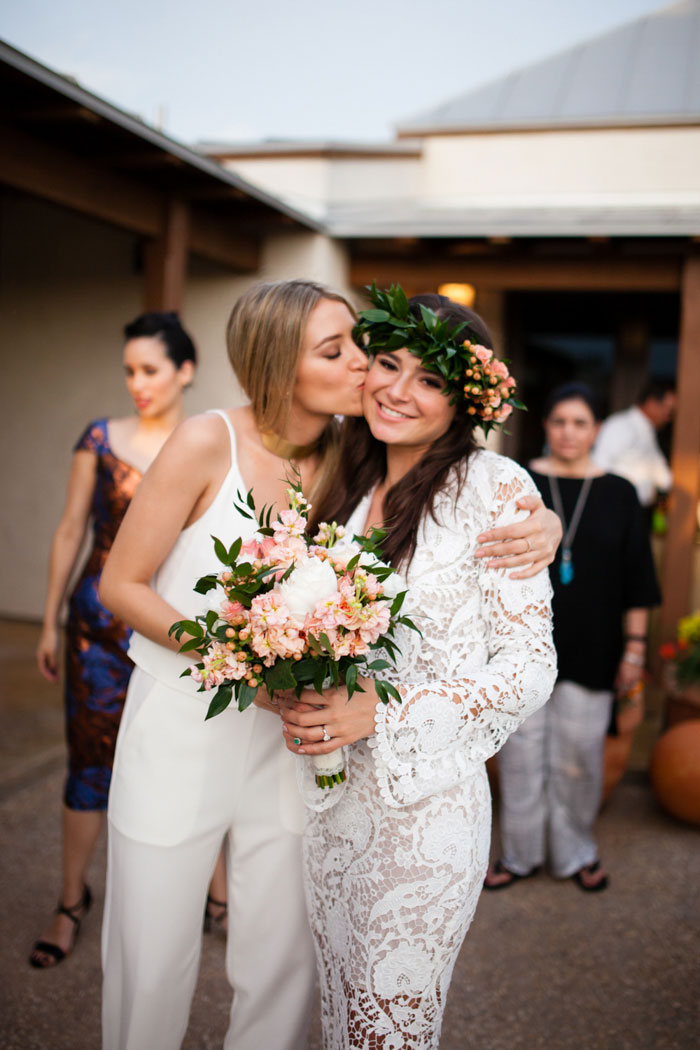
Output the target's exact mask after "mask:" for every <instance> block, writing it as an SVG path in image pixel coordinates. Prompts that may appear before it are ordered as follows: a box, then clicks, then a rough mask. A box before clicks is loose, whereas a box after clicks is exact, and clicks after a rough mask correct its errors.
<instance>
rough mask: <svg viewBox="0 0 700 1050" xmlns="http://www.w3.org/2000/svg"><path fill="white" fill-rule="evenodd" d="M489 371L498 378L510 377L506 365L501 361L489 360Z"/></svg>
mask: <svg viewBox="0 0 700 1050" xmlns="http://www.w3.org/2000/svg"><path fill="white" fill-rule="evenodd" d="M491 373H492V375H497V376H498V377H499V379H510V373H509V371H508V366H507V365H504V364H503V362H502V361H492V362H491Z"/></svg>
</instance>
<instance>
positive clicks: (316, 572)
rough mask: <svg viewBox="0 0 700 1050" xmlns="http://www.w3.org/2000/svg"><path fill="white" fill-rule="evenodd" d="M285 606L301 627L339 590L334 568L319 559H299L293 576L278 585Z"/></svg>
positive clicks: (277, 589)
mask: <svg viewBox="0 0 700 1050" xmlns="http://www.w3.org/2000/svg"><path fill="white" fill-rule="evenodd" d="M275 590H276V591H278V592H279V595H280V597H281V598H282V600H283V602H284V604H285V605H286V606H287V608H288V609H289V611H290V613H291V614H292V617H293V619H294V620H295V621H296V623H297V624H298V626H299V627H302V626H303V624H304V620H305V619H306V616H307V615H308V614H309V613H312V612H313V611H314V609H315V608H316V606H317V605H318V603H319V602H321V601H323V600H324V598H329V597H330V596H331V594H335V593H336V592H337V590H338V579H337V577H336V575H335V570H334V569H333V566H332V565H331V564H330V563H329V562H327V561H321V560H320V559H319V558H303V559H298V560H297V561H296V563H295V566H294V571H293V572H292V574H291V576H290V577H289V578H288V579H286V580H285V581H284V582H283V583H279V584H277V586H276V587H275Z"/></svg>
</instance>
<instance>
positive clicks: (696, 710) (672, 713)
mask: <svg viewBox="0 0 700 1050" xmlns="http://www.w3.org/2000/svg"><path fill="white" fill-rule="evenodd" d="M689 718H700V683H698V684H693V685H685V686H683V685H675V686H674V687H673V688H672V690H671V691H670V693H669V695H668V696H667V697H666V718H665V724H666V727H667V728H669V729H670V727H671V726H675V725H678V723H679V722H685V721H687V720H688V719H689Z"/></svg>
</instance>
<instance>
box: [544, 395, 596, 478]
mask: <svg viewBox="0 0 700 1050" xmlns="http://www.w3.org/2000/svg"><path fill="white" fill-rule="evenodd" d="M544 429H545V434H546V435H547V444H548V445H549V448H550V452H551V455H552V457H553V458H554V459H558V460H560V461H561V462H562V463H566V464H569V465H573V464H574V463H577V462H579V461H582V460H585V459H586V458H587V457H588V455H589V453H590V451H591V449H592V448H593V444H594V442H595V439H596V436H597V434H598V430H599V425H598V423H597V422H596V419H595V416H594V415H593V413H592V412H591V409H590V408H589V406H588V405H587V404H586V402H585V401H583V400H582V399H581V398H578V397H573V398H570V399H568V400H566V401H560V402H559V403H558V404H556V405H555V406H554V408H553V409H552V411H551V412H550V413H549V415H548V416H547V418H546V419H545V421H544Z"/></svg>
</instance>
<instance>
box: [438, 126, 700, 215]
mask: <svg viewBox="0 0 700 1050" xmlns="http://www.w3.org/2000/svg"><path fill="white" fill-rule="evenodd" d="M423 146H424V160H423V165H422V173H421V175H422V181H421V189H420V194H421V196H422V197H423V198H424V199H426V200H429V201H430V203H431V204H434V205H437V206H439V205H441V204H442V205H445V206H452V205H454V203H455V201H456V200H465V199H469V200H470V201H472V202H474V201H479V202H484V203H485V202H487V201H489V200H501V201H502V200H503V198H508V199H511V200H514V201H517V203H519V204H527V203H534V202H536V201H539V200H541V201H543V202H545V203H551V202H552V200H556V201H560V202H564V201H576V200H580V199H581V198H586V199H588V198H590V196H591V195H594V196H597V197H600V198H601V199H606V198H608V199H609V198H612V199H615V198H624V199H625V200H626V201H627V202H628V203H629V202H631V201H632V200H633V199H634V198H637V199H639V200H640V201H644V200H655V201H657V200H662V199H663V198H665V197H667V198H671V197H672V198H673V199H674V201H675V202H676V203H678V201H679V200H682V199H688V200H691V199H692V200H695V201H700V182H699V181H698V171H700V128H670V127H667V128H639V129H637V128H625V129H619V128H615V129H609V130H601V129H595V130H593V129H592V130H577V131H543V132H509V133H493V134H488V135H487V134H483V135H479V134H474V135H444V136H435V137H431V138H427V139H425V140H424V144H423Z"/></svg>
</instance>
